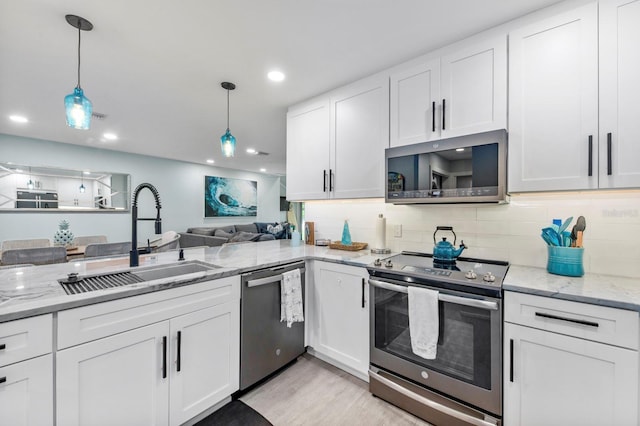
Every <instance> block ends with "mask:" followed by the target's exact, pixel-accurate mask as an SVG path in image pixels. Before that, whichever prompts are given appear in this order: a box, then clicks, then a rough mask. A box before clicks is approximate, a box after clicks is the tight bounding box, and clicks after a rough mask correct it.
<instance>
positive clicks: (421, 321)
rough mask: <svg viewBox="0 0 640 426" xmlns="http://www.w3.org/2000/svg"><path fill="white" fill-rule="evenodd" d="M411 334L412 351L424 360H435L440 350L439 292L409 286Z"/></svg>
mask: <svg viewBox="0 0 640 426" xmlns="http://www.w3.org/2000/svg"><path fill="white" fill-rule="evenodd" d="M407 290H408V294H409V334H410V335H411V350H412V351H413V353H414V354H416V355H418V356H419V357H422V358H424V359H435V358H436V351H437V348H438V327H439V318H438V292H437V291H435V290H430V289H426V288H420V287H413V286H409V287H408V288H407Z"/></svg>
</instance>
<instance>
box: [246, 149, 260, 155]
mask: <svg viewBox="0 0 640 426" xmlns="http://www.w3.org/2000/svg"><path fill="white" fill-rule="evenodd" d="M257 153H258V151H256V150H255V149H253V148H247V154H257Z"/></svg>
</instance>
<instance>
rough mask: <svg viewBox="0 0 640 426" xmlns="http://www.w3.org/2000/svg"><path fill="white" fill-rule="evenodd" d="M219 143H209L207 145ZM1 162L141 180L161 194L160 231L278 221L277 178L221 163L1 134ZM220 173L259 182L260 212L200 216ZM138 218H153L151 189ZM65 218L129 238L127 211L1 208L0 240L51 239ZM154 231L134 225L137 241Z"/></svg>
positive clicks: (78, 231) (77, 229)
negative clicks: (210, 182)
mask: <svg viewBox="0 0 640 426" xmlns="http://www.w3.org/2000/svg"><path fill="white" fill-rule="evenodd" d="M216 148H217V146H216V145H213V144H212V148H211V149H216ZM0 161H3V162H8V161H11V162H14V163H16V164H24V165H34V166H53V167H58V168H66V169H73V170H83V169H93V170H100V171H109V172H117V173H128V174H130V175H131V190H132V191H133V189H135V187H136V186H137V185H139V184H140V183H143V182H148V183H151V184H152V185H154V186H155V187H156V188H157V189H158V192H159V193H160V199H161V202H162V209H161V211H160V213H161V217H162V230H163V231H169V230H174V231H176V232H181V231H185V230H186V229H187V228H188V227H191V226H201V225H206V226H215V225H225V224H235V223H251V222H276V221H279V220H280V217H281V213H280V178H279V177H276V176H269V175H262V174H256V173H250V172H243V171H238V170H231V169H225V168H220V167H213V166H206V165H200V164H194V163H186V162H181V161H173V160H167V159H162V158H156V157H149V156H144V155H135V154H127V153H123V152H117V151H110V150H106V149H97V148H89V147H84V146H77V145H70V144H62V143H57V142H52V141H44V140H37V139H28V138H22V137H17V136H10V135H4V134H0ZM205 175H207V176H223V177H231V178H239V179H248V180H253V181H257V182H258V216H257V217H232V218H206V219H205V218H204V176H205ZM138 210H139V216H140V217H150V216H153V217H155V202H154V200H153V196H152V195H151V192H149V191H147V190H144V191H142V192H141V193H140V196H139V198H138ZM62 219H66V220H68V221H69V222H70V229H71V231H72V232H73V233H74V235H76V236H81V235H106V236H107V238H108V240H109V241H114V242H115V241H130V240H131V213H130V212H126V213H113V212H109V213H102V212H92V213H86V212H85V213H80V212H49V211H47V212H38V213H25V212H15V211H14V212H0V241H4V240H13V239H26V238H50V239H53V234H54V233H55V231H56V230H57V229H58V223H59V222H60V221H61V220H62ZM152 235H153V222H139V223H138V240H139V241H145V240H146V239H147V238H150V237H151V236H152Z"/></svg>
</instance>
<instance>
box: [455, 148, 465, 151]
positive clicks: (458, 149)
mask: <svg viewBox="0 0 640 426" xmlns="http://www.w3.org/2000/svg"><path fill="white" fill-rule="evenodd" d="M456 151H457V152H462V151H464V148H456Z"/></svg>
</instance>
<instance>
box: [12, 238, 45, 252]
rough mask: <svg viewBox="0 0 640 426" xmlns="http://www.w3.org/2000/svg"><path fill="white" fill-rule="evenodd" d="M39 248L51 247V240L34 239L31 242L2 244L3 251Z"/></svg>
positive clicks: (14, 241) (21, 241)
mask: <svg viewBox="0 0 640 426" xmlns="http://www.w3.org/2000/svg"><path fill="white" fill-rule="evenodd" d="M39 247H51V240H49V239H48V238H34V239H30V240H7V241H3V242H2V251H5V250H13V249H27V248H39Z"/></svg>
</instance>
